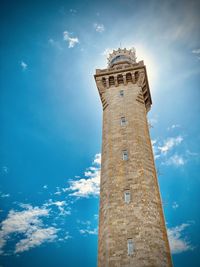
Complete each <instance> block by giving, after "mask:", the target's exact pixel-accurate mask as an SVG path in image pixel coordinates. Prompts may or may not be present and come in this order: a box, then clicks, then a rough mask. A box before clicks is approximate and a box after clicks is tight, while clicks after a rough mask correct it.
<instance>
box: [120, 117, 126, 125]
mask: <svg viewBox="0 0 200 267" xmlns="http://www.w3.org/2000/svg"><path fill="white" fill-rule="evenodd" d="M125 125H126V118H125V117H121V126H125Z"/></svg>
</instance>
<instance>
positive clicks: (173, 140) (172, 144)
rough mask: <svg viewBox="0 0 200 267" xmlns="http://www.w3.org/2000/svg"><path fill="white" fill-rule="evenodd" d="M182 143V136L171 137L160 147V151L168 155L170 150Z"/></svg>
mask: <svg viewBox="0 0 200 267" xmlns="http://www.w3.org/2000/svg"><path fill="white" fill-rule="evenodd" d="M182 141H183V137H182V136H177V137H171V138H168V139H167V140H165V141H164V144H163V145H162V146H158V149H159V150H160V152H161V153H163V154H166V153H167V152H168V151H169V150H171V149H172V148H173V147H175V146H177V145H179V144H180V143H181V142H182Z"/></svg>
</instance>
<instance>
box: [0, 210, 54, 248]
mask: <svg viewBox="0 0 200 267" xmlns="http://www.w3.org/2000/svg"><path fill="white" fill-rule="evenodd" d="M21 207H22V208H24V210H23V211H15V210H10V211H9V213H8V216H7V218H6V219H5V220H4V221H2V223H1V230H0V239H1V243H0V249H1V253H3V247H4V246H5V245H6V243H7V241H8V239H9V238H10V236H11V235H12V234H23V236H25V238H23V239H21V240H20V241H18V242H17V243H16V246H15V253H19V252H23V251H25V250H29V249H30V248H32V247H35V246H39V245H41V244H42V243H44V242H50V241H53V240H54V239H56V238H57V234H56V233H57V231H58V229H56V228H55V227H45V226H44V224H43V221H42V220H41V217H48V216H49V209H47V208H45V207H42V208H39V207H32V206H31V205H21Z"/></svg>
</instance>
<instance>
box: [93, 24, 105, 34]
mask: <svg viewBox="0 0 200 267" xmlns="http://www.w3.org/2000/svg"><path fill="white" fill-rule="evenodd" d="M94 28H95V31H96V32H104V31H105V27H104V25H103V24H98V23H94Z"/></svg>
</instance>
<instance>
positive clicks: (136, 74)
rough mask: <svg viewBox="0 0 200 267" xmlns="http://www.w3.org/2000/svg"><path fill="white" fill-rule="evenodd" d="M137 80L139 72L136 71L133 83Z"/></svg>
mask: <svg viewBox="0 0 200 267" xmlns="http://www.w3.org/2000/svg"><path fill="white" fill-rule="evenodd" d="M138 79H139V72H138V71H136V72H135V81H136V82H137V81H138Z"/></svg>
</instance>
